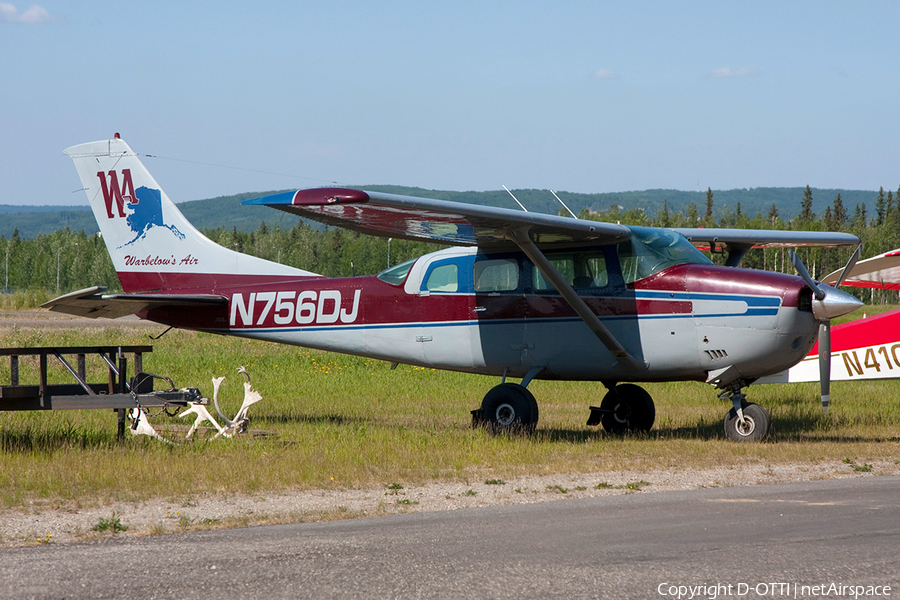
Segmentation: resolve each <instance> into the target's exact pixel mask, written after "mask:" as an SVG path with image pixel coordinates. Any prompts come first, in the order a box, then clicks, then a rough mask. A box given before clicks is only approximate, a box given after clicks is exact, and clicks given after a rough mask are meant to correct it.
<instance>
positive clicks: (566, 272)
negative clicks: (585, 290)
mask: <svg viewBox="0 0 900 600" xmlns="http://www.w3.org/2000/svg"><path fill="white" fill-rule="evenodd" d="M547 260H549V261H550V264H551V265H553V268H554V269H556V270H557V271H559V274H560V275H562V277H563V279H565V280H566V281H567V282H569V284H570V285H571V283H572V280H573V279H574V277H575V261H574V260H573V259H572V255H571V254H564V255H557V256H554V255H552V254H551V255H550V256H548V257H547ZM531 273H532V277H531V285H532V287H533V288H534V290H535V291H536V292H555V291H556V288H554V287H553V284H552V283H550V282H549V281H547V280H546V279H544V276H543V275H542V274H541V272H540V270H539V269H538V268H537V267H534V268H532V269H531Z"/></svg>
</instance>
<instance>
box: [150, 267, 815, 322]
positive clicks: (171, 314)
mask: <svg viewBox="0 0 900 600" xmlns="http://www.w3.org/2000/svg"><path fill="white" fill-rule="evenodd" d="M165 277H166V278H167V279H166V281H172V282H177V283H178V284H180V286H178V287H175V289H170V290H167V292H169V293H179V294H184V293H214V294H221V295H224V296H226V297H228V298H229V300H230V303H229V307H228V308H227V309H226V308H224V307H223V309H222V310H210V311H196V310H195V309H189V308H182V307H167V308H158V309H154V310H153V311H150V312H149V313H148V314H147V315H146V317H147V318H150V319H153V320H156V321H160V322H164V323H167V324H174V325H177V326H180V327H188V328H195V329H211V328H214V329H221V328H227V327H232V328H235V329H261V328H270V329H271V328H298V327H304V328H307V327H308V328H315V327H319V326H329V327H333V326H345V325H346V326H350V325H352V326H377V325H390V324H405V323H424V324H430V323H466V322H474V321H479V322H490V321H494V320H518V319H559V318H575V317H576V313H575V311H574V310H573V309H572V308H571V307H570V306H569V305H568V303H566V301H565V300H564V299H562V298H561V297H560V296H558V295H552V294H547V295H536V294H522V293H521V292H519V293H503V294H494V295H487V294H477V295H471V294H453V293H450V294H441V293H432V294H430V295H423V296H419V295H414V294H408V293H406V292H405V291H404V288H403V287H402V286H394V285H391V284H388V283H385V282H383V281H381V280H380V279H378V278H376V277H374V276H367V277H353V278H350V277H348V278H338V279H331V278H326V277H308V278H304V277H298V278H291V279H286V278H285V277H283V276H277V277H276V276H253V275H203V276H197V275H189V274H183V273H182V274H176V275H175V276H172V275H165ZM188 283H189V284H190V286H188V285H187V284H188ZM803 285H804V284H803V282H802V280H801V279H800V278H798V277H792V276H789V275H780V274H776V273H766V272H762V271H752V270H747V269H734V268H731V267H716V266H711V265H679V266H676V267H672V268H670V269H667V270H665V271H663V272H661V273H658V274H656V275H654V276H652V277H649V278H647V279H644V280H641V281H638V282H636V283H635V285H634V287H635V288H636V289H637V290H641V291H653V290H656V291H680V292H699V293H718V294H735V295H738V296H746V295H748V294H758V295H765V296H780V297H781V298H782V306H785V305H786V306H791V305H793V306H796V305H797V297H798V294H799V290H800V289H801V288H802V287H803ZM357 292H358V293H359V300H358V305H357V306H354V304H355V298H356V294H357ZM164 293H165V292H164ZM236 294H240V295H241V296H240V299H239V305H238V306H237V307H236V306H235V303H236V302H237V300H236ZM251 294H252V295H253V306H252V308H251V306H250V302H251ZM273 298H277V300H273ZM583 298H584V300H585V302H586V303H587V304H588V306H589V307H590V308H591V309H592V310H593V311H594V313H595V314H597V315H598V316H600V317H617V316H639V315H685V316H690V315H691V310H692V303H691V302H690V301H688V300H684V299H683V298H682V299H676V298H672V299H665V298H660V299H643V298H642V299H636V298H634V297H633V295H632V292H629V291H625V290H623V291H622V293H621V294H617V295H610V296H583ZM289 304H291V306H288V305H289ZM267 305H268V307H267ZM279 306H280V307H281V309H280V310H279V309H278V307H279ZM198 313H202V314H198ZM276 314H277V315H279V318H280V321H281V322H277V321H276V320H275V316H276ZM336 314H337V315H339V317H338V318H335V315H336ZM290 315H293V316H291V317H290V318H289V316H290ZM310 315H314V317H313V318H310Z"/></svg>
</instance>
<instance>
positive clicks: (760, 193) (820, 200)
mask: <svg viewBox="0 0 900 600" xmlns="http://www.w3.org/2000/svg"><path fill="white" fill-rule="evenodd" d="M359 187H361V188H363V189H368V190H372V191H380V192H385V193H391V194H403V195H408V196H422V197H426V198H437V199H441V200H451V201H455V202H470V203H473V204H481V205H489V206H499V207H506V208H514V209H517V208H518V206H517V205H516V203H515V201H513V199H512V198H510V196H509V194H507V193H506V191H504V190H498V191H486V192H452V191H442V190H427V189H422V188H411V187H402V186H391V185H368V186H359ZM804 190H805V188H799V187H798V188H752V189H734V190H714V191H713V204H714V212H715V213H716V215H717V216H718V215H721V214H722V213H723V211H729V212H733V211H734V210H735V207H736V206H737V203H738V202H740V203H741V212H742V213H743V214H745V215H748V216H751V217H752V216H755V215H756V213H762V214H763V215H764V216H765V215H767V214H768V212H769V209H770V208H771V206H772V205H773V204H774V205H775V206H777V207H778V211H779V215H780V216H781V218H782V219H790V218H792V217H794V216H796V215H797V214H798V213H799V212H800V207H801V201H802V199H803V192H804ZM812 192H813V211H814V212H816V213H817V214H821V213H822V212H823V211H824V210H825V207H826V206H828V205H830V204H831V203H832V202H833V201H834V197H835V196H836V195H837V194H838V193H840V194H841V198H842V200H843V204H844V206H845V207H846V208H847V211H848V212H850V213H851V214H852V212H853V210H854V208H855V206H856V205H857V204H861V205H866V207H867V210H868V213H869V214H872V213H873V212H874V208H875V197H876V195H877V192H873V191H866V190H834V189H816V188H813V190H812ZM274 193H277V192H276V191H270V192H252V193H245V194H236V195H233V196H219V197H217V198H209V199H206V200H193V201H188V202H182V203H181V204H179V205H178V206H179V208H180V209H181V211H182V212H183V213H184V215H185V217H187V218H188V220H190V221H191V222H192V223H193V224H194V225H195V226H196V227H197V228H198V229H200V230H208V229H218V228H220V227H224V228H225V229H232V228H237V230H238V231H244V232H247V231H255V230H256V229H258V228H259V225H260V223H261V222H263V221H265V222H266V223H267V224H269V225H274V224H277V225H278V226H279V227H281V228H282V229H286V228H290V227H293V226H294V225H295V224H296V223H297V218H296V217H292V216H291V215H288V214H286V213H284V212H281V211H273V210H270V209H268V208H266V207H264V206H241V202H242V201H243V200H247V199H250V198H258V197H260V196H266V195H268V194H274ZM513 193H514V194H515V195H516V198H518V199H519V201H520V202H522V204H524V205H525V207H526V208H528V210H529V211H532V212H543V213H553V214H555V213H557V212H559V211H560V209H561V207H560V206H559V203H558V202H557V201H556V199H555V198H553V196H552V194H550V192H549V191H548V190H534V189H526V190H513ZM558 195H559V197H560V198H561V199H562V200H563V201H564V202H565V203H566V204H567V205H568V206H569V208H571V209H572V210H573V211H575V212H576V213H578V212H580V211H581V210H583V209H585V208H587V209H589V210H607V209H609V208H610V206H619V207H621V208H622V209H626V210H627V209H631V208H642V209H644V210H645V211H646V212H647V213H648V214H650V215H654V214H656V212H657V211H659V210H661V209H662V206H663V201H666V202H667V205H668V208H669V210H671V211H677V212H682V213H683V212H685V211H686V209H687V207H688V206H689V205H690V204H695V205H696V206H697V209H698V211H699V212H700V213H701V215H702V213H703V212H704V211H705V207H706V191H705V190H704V191H698V192H686V191H681V190H644V191H633V192H611V193H602V194H575V193H569V192H558ZM0 214H3V215H4V216H3V219H2V222H0V236H3V237H5V238H7V239H9V238H10V237H11V236H12V233H13V231H14V230H15V229H16V228H18V230H19V235H20V236H21V237H23V238H26V239H28V238H32V237H34V236H36V235H38V234H47V233H50V232H53V231H57V230H60V229H65V228H66V227H68V228H69V229H71V230H72V231H84V232H85V233H88V234H92V233H95V232H97V224H96V222H95V221H94V217H93V215H92V214H91V212H90V210H89V209H88V207H87V206H83V207H79V206H62V207H60V206H12V205H0Z"/></svg>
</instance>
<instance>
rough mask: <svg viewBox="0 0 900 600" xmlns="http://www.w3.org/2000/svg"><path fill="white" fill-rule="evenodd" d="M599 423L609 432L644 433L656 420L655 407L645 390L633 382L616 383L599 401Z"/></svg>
mask: <svg viewBox="0 0 900 600" xmlns="http://www.w3.org/2000/svg"><path fill="white" fill-rule="evenodd" d="M600 410H601V411H603V415H602V416H601V417H600V423H601V424H602V425H603V429H605V430H606V431H608V432H609V433H617V434H621V433H646V432H648V431H650V429H651V428H652V427H653V422H654V421H655V420H656V407H655V406H654V405H653V398H652V397H651V396H650V394H649V393H647V390H645V389H644V388H642V387H641V386H639V385H634V384H633V383H623V384H622V385H617V386H616V387H615V390H610V391H608V392H607V393H606V396H604V397H603V402H601V403H600Z"/></svg>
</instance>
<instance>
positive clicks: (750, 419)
mask: <svg viewBox="0 0 900 600" xmlns="http://www.w3.org/2000/svg"><path fill="white" fill-rule="evenodd" d="M741 408H742V409H743V410H744V423H743V424H741V422H740V420H739V419H738V416H737V412H736V411H735V410H734V409H733V408H732V409H731V410H730V411H728V414H727V415H725V437H726V438H728V439H729V440H731V441H732V442H761V441H763V440H764V439H766V436H767V435H769V426H770V425H771V421H770V419H769V413H768V412H767V411H766V409H764V408H763V407H762V406H760V405H759V404H754V403H752V402H744V403H743V404H742V405H741Z"/></svg>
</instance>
